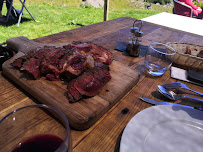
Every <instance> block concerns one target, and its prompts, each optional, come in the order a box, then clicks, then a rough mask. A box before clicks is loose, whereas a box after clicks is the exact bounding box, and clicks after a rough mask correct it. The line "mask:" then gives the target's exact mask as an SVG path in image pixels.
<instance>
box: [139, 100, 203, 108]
mask: <svg viewBox="0 0 203 152" xmlns="http://www.w3.org/2000/svg"><path fill="white" fill-rule="evenodd" d="M140 99H141V100H143V101H145V102H147V103H150V104H153V105H174V106H181V107H186V108H190V109H197V110H200V111H203V108H201V107H192V106H186V105H182V104H176V103H171V102H164V101H157V100H153V99H149V98H144V97H140Z"/></svg>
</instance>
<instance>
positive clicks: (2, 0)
mask: <svg viewBox="0 0 203 152" xmlns="http://www.w3.org/2000/svg"><path fill="white" fill-rule="evenodd" d="M3 2H4V0H0V18H1V17H3V14H2V8H3Z"/></svg>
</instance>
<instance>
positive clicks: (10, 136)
mask: <svg viewBox="0 0 203 152" xmlns="http://www.w3.org/2000/svg"><path fill="white" fill-rule="evenodd" d="M0 151H2V152H71V151H72V141H71V132H70V128H69V123H68V119H67V118H66V116H65V115H64V113H63V112H62V111H60V110H59V109H57V108H55V107H53V106H49V105H44V104H36V105H29V106H26V107H22V108H19V109H17V110H15V111H13V112H11V113H9V114H8V115H6V116H5V117H3V118H2V119H1V120H0Z"/></svg>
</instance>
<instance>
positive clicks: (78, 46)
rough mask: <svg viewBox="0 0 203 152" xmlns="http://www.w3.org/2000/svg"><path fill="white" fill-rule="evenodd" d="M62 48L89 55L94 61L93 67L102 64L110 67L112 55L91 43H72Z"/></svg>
mask: <svg viewBox="0 0 203 152" xmlns="http://www.w3.org/2000/svg"><path fill="white" fill-rule="evenodd" d="M64 48H66V49H72V48H75V50H76V51H80V52H85V53H86V54H91V55H92V57H93V58H94V60H95V66H97V65H101V64H102V63H103V64H108V65H110V64H111V63H112V54H111V53H110V52H109V51H108V50H107V49H105V48H103V47H101V46H98V45H96V44H93V43H83V42H73V43H71V44H69V45H65V46H64Z"/></svg>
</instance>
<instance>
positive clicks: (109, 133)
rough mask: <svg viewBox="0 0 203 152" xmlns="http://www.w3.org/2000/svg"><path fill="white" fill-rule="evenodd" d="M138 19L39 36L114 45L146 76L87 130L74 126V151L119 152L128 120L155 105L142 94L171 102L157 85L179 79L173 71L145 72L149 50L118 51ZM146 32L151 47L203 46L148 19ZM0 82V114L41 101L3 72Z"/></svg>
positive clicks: (197, 39) (198, 39)
mask: <svg viewBox="0 0 203 152" xmlns="http://www.w3.org/2000/svg"><path fill="white" fill-rule="evenodd" d="M134 21H135V19H134V18H129V17H124V18H118V19H114V20H110V21H107V22H102V23H97V24H93V25H90V26H84V27H81V28H77V29H73V30H69V31H64V32H61V33H57V34H53V35H50V36H46V37H42V38H38V39H35V41H36V42H41V43H59V42H70V41H73V40H86V41H87V40H88V41H91V42H94V43H96V44H104V47H105V46H107V47H109V46H110V51H111V52H112V53H113V57H114V59H115V60H116V61H118V62H120V63H123V64H125V65H126V66H129V67H130V68H131V69H133V70H137V71H139V72H140V74H141V76H142V77H141V78H140V80H139V82H138V83H137V85H136V86H134V87H133V88H132V89H131V90H130V91H129V92H128V94H126V95H125V96H124V97H123V98H122V99H121V100H120V101H119V102H118V103H117V104H116V105H114V106H113V107H112V108H111V109H110V110H109V111H108V112H107V113H105V114H104V115H103V116H102V117H101V118H100V119H99V120H98V121H97V122H96V123H95V124H94V125H93V126H92V127H90V128H89V129H87V130H84V131H77V130H73V129H72V140H73V148H74V149H73V151H74V152H80V151H88V152H91V151H107V152H117V151H119V145H120V138H121V136H122V131H123V129H124V128H125V126H126V125H127V123H128V122H129V121H130V119H131V118H132V117H133V116H134V115H135V114H137V113H138V112H140V111H141V110H143V109H145V108H148V107H151V106H152V105H150V104H147V103H145V102H143V101H141V100H140V99H139V97H141V96H143V97H147V98H152V99H156V100H160V101H161V100H162V101H167V102H168V101H170V100H169V99H166V98H165V97H163V96H162V95H160V93H158V92H157V89H156V85H158V84H164V83H168V82H176V81H178V80H175V79H172V78H170V70H168V71H167V72H166V73H165V74H164V75H163V76H161V77H158V78H155V77H152V76H150V75H148V74H146V73H145V71H144V54H145V52H146V49H145V50H143V51H142V52H141V53H140V56H139V57H138V58H134V57H130V56H128V54H126V53H123V52H119V51H115V50H114V48H115V46H116V45H117V44H118V42H120V41H124V42H125V41H128V39H127V38H128V31H129V29H130V27H131V26H132V24H133V22H134ZM142 31H143V32H144V37H143V40H142V45H144V46H148V45H149V44H150V42H151V41H158V42H163V43H166V42H184V43H192V44H200V45H203V38H202V37H200V36H196V35H194V34H189V33H185V32H181V31H178V30H174V29H170V28H165V27H162V26H157V25H155V24H151V23H146V22H144V25H143V29H142ZM0 83H1V84H3V85H1V86H0V104H1V106H0V117H2V116H3V115H5V114H6V113H8V112H10V111H11V110H13V109H15V108H17V107H20V106H24V105H28V104H35V103H37V101H36V100H35V99H30V97H29V96H27V94H26V92H25V91H22V90H21V89H20V88H19V87H18V86H15V85H14V84H13V83H12V82H11V81H10V80H6V79H5V78H4V76H2V75H1V76H0ZM186 84H187V85H188V86H189V87H191V88H193V89H194V90H197V91H199V92H202V90H203V87H201V86H196V85H193V84H190V83H186ZM1 97H3V98H1ZM6 97H9V98H8V100H6ZM34 101H35V102H34ZM176 103H182V104H186V105H199V106H203V104H202V103H192V102H189V101H187V100H178V101H176Z"/></svg>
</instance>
